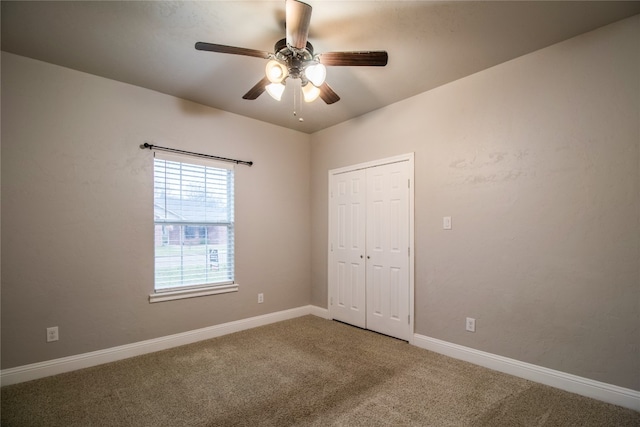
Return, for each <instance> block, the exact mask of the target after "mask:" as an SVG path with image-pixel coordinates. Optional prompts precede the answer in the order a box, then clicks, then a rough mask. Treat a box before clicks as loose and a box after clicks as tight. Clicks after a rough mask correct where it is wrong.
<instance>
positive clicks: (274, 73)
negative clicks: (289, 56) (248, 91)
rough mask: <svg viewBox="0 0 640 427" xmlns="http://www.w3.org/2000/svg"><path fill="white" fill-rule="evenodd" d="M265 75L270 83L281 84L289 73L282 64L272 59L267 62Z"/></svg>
mask: <svg viewBox="0 0 640 427" xmlns="http://www.w3.org/2000/svg"><path fill="white" fill-rule="evenodd" d="M265 74H266V75H267V78H268V79H269V81H270V82H271V83H282V82H283V81H284V79H285V78H287V76H288V75H289V71H288V70H287V67H286V66H285V65H284V64H281V63H280V62H278V61H276V60H274V59H272V60H271V61H269V62H267V66H266V68H265Z"/></svg>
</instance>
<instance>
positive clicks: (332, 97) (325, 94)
mask: <svg viewBox="0 0 640 427" xmlns="http://www.w3.org/2000/svg"><path fill="white" fill-rule="evenodd" d="M319 89H320V98H322V100H323V101H324V102H326V103H327V104H329V105H330V104H333V103H335V102H338V101H340V97H339V96H338V94H337V93H335V92H334V91H333V89H331V86H329V85H328V84H327V82H324V83H322V85H321V86H320V88H319Z"/></svg>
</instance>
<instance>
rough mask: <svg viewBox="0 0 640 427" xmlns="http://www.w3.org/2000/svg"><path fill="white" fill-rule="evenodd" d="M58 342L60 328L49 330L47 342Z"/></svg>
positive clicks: (54, 327)
mask: <svg viewBox="0 0 640 427" xmlns="http://www.w3.org/2000/svg"><path fill="white" fill-rule="evenodd" d="M52 341H58V327H57V326H53V327H51V328H47V342H52Z"/></svg>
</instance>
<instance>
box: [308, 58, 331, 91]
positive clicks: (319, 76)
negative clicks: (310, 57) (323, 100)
mask: <svg viewBox="0 0 640 427" xmlns="http://www.w3.org/2000/svg"><path fill="white" fill-rule="evenodd" d="M304 75H305V77H306V78H307V80H309V81H310V82H311V83H313V85H314V86H316V87H320V86H322V83H324V79H325V78H326V77H327V68H326V67H325V66H324V65H322V64H320V63H314V64H311V65H309V66H307V68H305V69H304Z"/></svg>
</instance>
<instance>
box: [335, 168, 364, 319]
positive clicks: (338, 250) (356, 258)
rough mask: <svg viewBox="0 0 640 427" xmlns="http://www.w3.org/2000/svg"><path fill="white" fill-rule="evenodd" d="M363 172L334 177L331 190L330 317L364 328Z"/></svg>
mask: <svg viewBox="0 0 640 427" xmlns="http://www.w3.org/2000/svg"><path fill="white" fill-rule="evenodd" d="M365 190H366V173H365V172H364V171H353V172H347V173H343V174H339V175H336V176H334V178H333V185H332V188H331V199H330V203H331V210H332V211H331V217H332V225H331V230H330V233H331V236H330V240H331V246H332V253H331V262H333V263H334V264H333V268H332V275H333V277H330V279H329V280H330V283H331V284H332V285H333V286H334V288H333V290H332V295H333V296H332V300H333V301H331V302H330V304H331V315H332V317H333V318H334V319H336V320H340V321H342V322H346V323H349V324H352V325H355V326H359V327H361V328H364V327H365V326H366V299H365V277H366V271H365V256H364V255H365V250H366V247H365V226H366V223H365V219H366V204H365V202H366V193H365Z"/></svg>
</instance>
